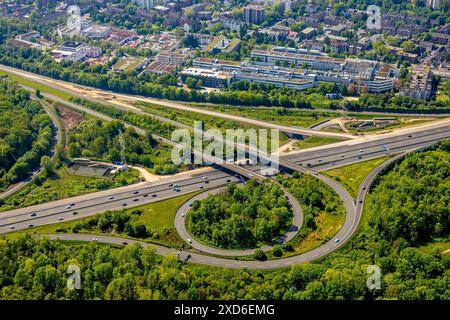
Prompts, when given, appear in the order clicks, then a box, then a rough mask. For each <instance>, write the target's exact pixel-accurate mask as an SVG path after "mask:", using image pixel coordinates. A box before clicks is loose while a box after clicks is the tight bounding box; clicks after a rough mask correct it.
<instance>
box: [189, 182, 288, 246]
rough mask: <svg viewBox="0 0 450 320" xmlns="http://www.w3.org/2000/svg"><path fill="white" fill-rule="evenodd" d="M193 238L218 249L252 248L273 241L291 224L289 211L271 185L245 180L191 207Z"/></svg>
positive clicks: (286, 204) (279, 192) (285, 202)
mask: <svg viewBox="0 0 450 320" xmlns="http://www.w3.org/2000/svg"><path fill="white" fill-rule="evenodd" d="M190 215H191V224H189V227H190V229H191V232H192V233H193V235H194V236H196V237H198V238H199V239H201V240H202V241H205V242H207V243H209V244H212V245H214V246H218V247H224V248H241V247H253V246H255V245H256V244H257V243H258V242H267V241H271V240H274V238H275V237H278V236H280V235H282V234H283V232H285V231H286V230H287V229H288V228H289V226H290V224H291V223H292V211H291V208H290V204H289V202H288V200H287V199H286V198H285V197H284V193H283V190H282V189H281V188H280V187H279V186H277V185H275V184H271V183H263V184H258V183H257V181H256V180H249V181H248V182H247V184H246V185H245V186H242V187H240V186H237V185H236V184H235V183H231V184H230V185H228V187H227V190H226V192H224V193H221V194H218V195H211V196H209V197H207V198H206V199H204V200H202V201H195V202H194V203H193V205H192V213H190Z"/></svg>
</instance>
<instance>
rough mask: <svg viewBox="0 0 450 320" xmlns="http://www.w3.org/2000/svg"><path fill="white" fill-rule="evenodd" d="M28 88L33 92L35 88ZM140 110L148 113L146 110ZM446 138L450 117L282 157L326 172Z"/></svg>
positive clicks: (52, 98) (77, 106)
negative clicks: (449, 118)
mask: <svg viewBox="0 0 450 320" xmlns="http://www.w3.org/2000/svg"><path fill="white" fill-rule="evenodd" d="M25 88H26V89H27V90H31V91H32V89H31V88H28V87H25ZM41 94H42V95H44V96H45V97H47V98H49V99H51V100H54V101H57V102H60V103H62V104H65V105H68V106H69V107H71V108H74V109H77V110H79V111H82V112H85V113H88V114H91V115H93V116H96V117H98V118H100V119H103V120H106V121H114V120H117V119H114V118H112V117H109V116H107V115H104V114H102V113H99V112H97V111H95V110H91V109H89V108H87V107H84V106H80V105H79V104H76V103H73V102H69V101H66V100H64V99H62V98H60V97H57V96H55V95H52V94H48V93H45V92H42V93H41ZM133 112H134V111H133ZM139 113H144V114H148V113H145V112H143V111H141V112H139ZM175 125H176V126H178V125H180V124H179V123H175ZM126 126H127V127H132V128H134V129H135V130H136V131H137V132H138V133H140V134H145V130H143V129H141V128H139V127H136V126H133V125H130V124H126ZM185 127H186V128H188V129H192V127H189V126H185ZM152 136H153V137H154V139H155V140H159V141H161V142H164V143H166V144H168V145H174V144H175V143H174V142H173V141H171V140H169V139H167V138H164V137H161V136H159V135H156V134H152ZM444 138H447V139H448V138H450V121H449V120H443V121H438V122H436V123H429V124H427V125H424V126H420V127H418V128H404V129H400V130H398V131H396V132H391V133H385V134H380V135H375V136H371V137H364V138H359V139H357V140H351V141H344V142H338V143H335V144H331V145H324V146H320V147H316V148H311V149H306V150H302V151H300V152H297V153H294V154H290V155H287V156H283V157H281V159H282V160H286V161H289V162H293V163H296V164H299V165H300V166H303V167H305V168H310V169H314V170H316V171H323V170H329V169H333V168H336V167H340V166H345V165H348V164H351V163H357V162H362V161H366V160H370V159H374V158H378V157H383V156H386V155H388V154H395V153H401V152H405V151H408V150H410V149H415V148H418V147H422V146H424V145H429V144H433V143H435V142H436V141H439V140H442V139H444ZM385 146H387V147H388V150H389V152H388V151H387V149H386V148H385ZM360 150H363V152H360ZM308 164H309V166H308ZM252 171H254V170H252ZM240 174H242V172H241V173H240Z"/></svg>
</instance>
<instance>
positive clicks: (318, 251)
mask: <svg viewBox="0 0 450 320" xmlns="http://www.w3.org/2000/svg"><path fill="white" fill-rule="evenodd" d="M402 156H403V155H400V156H397V157H395V158H392V159H390V160H389V161H387V162H385V163H384V164H382V165H380V166H379V167H378V168H376V169H375V170H374V171H372V172H371V174H369V175H368V176H367V178H366V179H365V180H364V182H363V184H362V185H361V188H360V189H359V193H358V204H357V205H356V206H355V205H354V204H352V205H353V207H354V208H355V210H354V211H353V214H352V215H351V216H350V217H349V216H348V213H347V216H346V220H345V223H344V226H343V227H342V228H341V230H340V231H339V232H338V234H337V235H336V236H335V237H333V238H332V239H331V240H329V241H328V242H326V243H325V244H323V245H322V246H320V247H318V248H315V249H313V250H311V251H308V252H305V253H303V254H300V255H295V256H291V257H287V258H280V259H273V260H265V261H245V260H236V259H233V258H231V257H230V258H229V259H228V258H220V257H215V256H209V255H204V254H199V253H192V252H185V251H182V252H179V251H178V250H176V249H172V248H167V247H164V246H160V245H153V244H148V243H146V242H143V241H136V240H128V239H123V238H118V237H109V236H97V235H95V236H92V235H86V234H49V235H45V237H47V238H49V239H52V240H57V239H60V240H63V241H86V242H91V241H94V238H95V241H96V242H99V243H108V244H114V245H119V246H123V245H131V244H134V243H139V244H141V245H142V246H143V247H151V248H154V249H155V251H156V252H157V253H158V254H161V255H178V256H179V259H180V260H183V261H189V262H192V263H198V264H206V265H210V266H218V267H226V268H251V269H274V268H281V267H289V266H292V265H296V264H301V263H305V262H311V261H314V260H317V259H319V258H321V257H323V256H325V255H327V254H329V253H331V252H332V251H334V250H336V249H338V248H340V247H341V246H343V245H344V244H345V243H346V241H347V240H348V239H350V238H351V236H352V235H353V233H354V232H355V231H356V229H357V227H358V224H359V221H360V219H361V214H362V210H363V207H364V198H365V197H366V195H367V193H368V191H369V189H370V188H369V187H370V185H371V184H372V183H373V181H374V180H375V178H376V177H377V175H378V174H379V173H380V172H382V171H383V170H384V169H385V168H387V167H388V166H389V165H391V163H393V162H394V161H397V160H398V159H400V158H401V157H402ZM39 237H42V236H39ZM93 237H94V238H93Z"/></svg>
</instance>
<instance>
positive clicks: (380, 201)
mask: <svg viewBox="0 0 450 320" xmlns="http://www.w3.org/2000/svg"><path fill="white" fill-rule="evenodd" d="M445 150H446V151H445ZM449 151H450V142H449V141H447V142H445V143H442V144H441V146H440V147H439V149H437V150H433V151H429V152H425V153H416V154H412V155H410V156H408V157H407V158H406V159H405V160H404V161H403V162H402V163H401V164H400V165H397V166H395V167H394V168H393V169H392V170H391V172H389V174H388V175H386V176H384V177H382V178H381V179H380V182H379V184H378V185H377V187H376V188H375V189H374V194H373V195H372V197H371V198H370V202H369V209H368V210H369V211H371V212H373V213H374V214H372V215H370V217H371V219H370V220H369V226H370V227H371V228H373V230H374V231H373V232H374V233H375V234H376V235H377V236H379V237H381V238H383V239H386V240H389V241H395V240H400V239H401V240H402V241H403V240H406V241H407V242H408V243H409V244H410V245H418V244H420V243H423V242H426V241H430V240H431V239H433V238H435V237H442V236H445V235H447V234H448V233H449V231H450V193H449V192H450V153H449ZM375 213H377V214H375Z"/></svg>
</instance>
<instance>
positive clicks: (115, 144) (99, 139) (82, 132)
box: [68, 110, 179, 174]
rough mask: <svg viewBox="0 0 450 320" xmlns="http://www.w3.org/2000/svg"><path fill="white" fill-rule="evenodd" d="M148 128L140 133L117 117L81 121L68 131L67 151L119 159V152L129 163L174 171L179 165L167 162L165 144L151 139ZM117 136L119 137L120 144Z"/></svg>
mask: <svg viewBox="0 0 450 320" xmlns="http://www.w3.org/2000/svg"><path fill="white" fill-rule="evenodd" d="M119 112H120V110H119ZM138 117H139V116H138ZM144 127H149V126H148V125H144ZM150 132H151V131H148V132H147V134H146V135H145V136H142V135H140V134H138V133H137V132H136V130H135V129H134V128H130V127H127V128H126V127H125V125H124V124H123V123H121V122H119V121H112V122H106V121H102V120H87V121H83V122H82V123H81V124H80V125H79V127H78V128H74V129H73V130H72V131H71V132H70V135H69V139H68V154H69V156H70V157H72V158H78V157H84V158H91V159H97V160H103V161H109V162H117V161H119V162H120V161H122V152H123V155H124V156H125V159H126V161H127V163H129V164H139V165H143V166H145V167H147V168H149V169H150V170H152V171H153V172H154V173H157V174H170V173H174V172H177V171H178V170H179V168H178V166H176V165H175V164H173V163H171V161H170V152H169V149H168V148H167V146H165V145H163V144H161V143H159V142H158V141H156V140H154V139H153V137H152V135H151V133H150ZM120 136H122V138H121V137H120ZM120 139H123V147H122V146H121V143H120Z"/></svg>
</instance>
